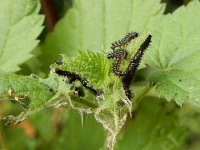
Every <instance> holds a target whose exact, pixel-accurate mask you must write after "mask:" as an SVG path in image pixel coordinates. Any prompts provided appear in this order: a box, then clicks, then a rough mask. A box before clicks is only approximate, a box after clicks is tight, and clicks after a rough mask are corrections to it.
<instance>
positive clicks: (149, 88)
mask: <svg viewBox="0 0 200 150" xmlns="http://www.w3.org/2000/svg"><path fill="white" fill-rule="evenodd" d="M153 86H154V85H153V84H152V83H150V84H149V85H147V86H146V87H145V88H144V89H143V91H142V92H141V93H139V94H138V95H136V96H135V97H134V98H133V100H132V110H135V109H136V107H137V105H138V103H139V102H140V101H141V100H142V98H143V97H144V96H145V95H146V94H147V93H148V92H149V91H150V90H151V89H152V87H153Z"/></svg>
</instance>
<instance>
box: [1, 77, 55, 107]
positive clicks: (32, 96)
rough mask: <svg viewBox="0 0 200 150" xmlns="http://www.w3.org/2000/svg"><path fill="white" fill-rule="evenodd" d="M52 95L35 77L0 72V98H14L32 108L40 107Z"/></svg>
mask: <svg viewBox="0 0 200 150" xmlns="http://www.w3.org/2000/svg"><path fill="white" fill-rule="evenodd" d="M53 96H54V92H53V91H51V90H50V89H49V87H48V86H47V85H45V84H43V83H39V82H38V81H37V80H36V79H33V78H31V77H26V76H20V75H16V74H12V73H0V97H1V100H2V99H3V100H6V99H8V100H15V101H18V102H19V103H20V104H22V106H25V107H26V108H28V109H29V110H32V109H35V108H38V107H40V106H41V105H42V104H44V103H45V102H47V101H48V100H50V99H51V98H52V97H53Z"/></svg>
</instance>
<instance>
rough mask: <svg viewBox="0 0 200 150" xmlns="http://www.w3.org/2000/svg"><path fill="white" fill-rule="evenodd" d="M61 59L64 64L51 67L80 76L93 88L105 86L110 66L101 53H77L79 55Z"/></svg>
mask: <svg viewBox="0 0 200 150" xmlns="http://www.w3.org/2000/svg"><path fill="white" fill-rule="evenodd" d="M62 57H63V62H64V64H63V65H53V66H56V67H58V68H60V69H62V70H67V71H70V72H73V73H76V74H78V75H81V76H82V77H84V78H86V79H87V80H88V81H89V84H90V85H91V86H94V87H95V88H99V87H102V86H104V85H107V83H108V81H109V76H108V73H109V69H110V66H111V64H110V62H109V61H108V59H107V58H106V56H105V55H103V54H102V53H94V52H92V51H87V52H79V55H77V56H76V57H72V58H69V57H67V55H62Z"/></svg>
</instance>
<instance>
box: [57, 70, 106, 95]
mask: <svg viewBox="0 0 200 150" xmlns="http://www.w3.org/2000/svg"><path fill="white" fill-rule="evenodd" d="M55 73H56V74H58V75H60V76H64V77H68V78H69V83H72V82H74V81H76V80H78V81H80V83H81V84H82V86H83V87H85V88H86V89H87V90H88V91H89V92H91V93H92V94H94V95H95V96H98V95H100V94H102V91H101V90H98V89H97V90H96V89H94V88H93V87H90V86H88V81H87V80H86V79H85V78H83V77H81V76H80V75H78V74H76V73H73V72H70V71H64V70H61V69H58V68H56V69H55Z"/></svg>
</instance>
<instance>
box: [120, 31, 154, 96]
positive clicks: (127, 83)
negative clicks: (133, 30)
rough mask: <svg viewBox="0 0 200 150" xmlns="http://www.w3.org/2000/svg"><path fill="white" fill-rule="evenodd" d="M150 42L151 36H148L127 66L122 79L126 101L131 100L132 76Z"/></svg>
mask: <svg viewBox="0 0 200 150" xmlns="http://www.w3.org/2000/svg"><path fill="white" fill-rule="evenodd" d="M150 42H151V35H148V37H147V38H146V39H145V41H144V42H143V43H142V45H141V46H140V48H139V49H138V50H137V52H136V54H135V55H134V56H133V58H132V59H131V61H130V63H129V65H128V69H127V71H126V72H127V73H126V75H125V76H124V77H123V79H122V82H123V88H124V91H125V95H126V96H127V98H128V99H131V91H130V84H131V81H132V79H133V76H134V74H135V72H136V70H137V68H138V66H139V64H140V61H141V59H142V56H143V54H144V52H145V50H146V49H147V47H148V46H149V44H150Z"/></svg>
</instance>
